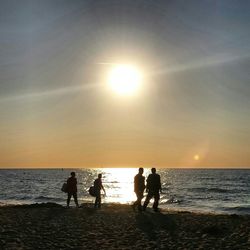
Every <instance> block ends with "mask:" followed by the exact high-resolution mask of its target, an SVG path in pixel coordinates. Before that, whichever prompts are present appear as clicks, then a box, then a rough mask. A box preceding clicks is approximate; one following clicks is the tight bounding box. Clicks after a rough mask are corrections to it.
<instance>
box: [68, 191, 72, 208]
mask: <svg viewBox="0 0 250 250" xmlns="http://www.w3.org/2000/svg"><path fill="white" fill-rule="evenodd" d="M71 196H72V194H71V193H68V198H67V207H68V206H69V203H70V200H71Z"/></svg>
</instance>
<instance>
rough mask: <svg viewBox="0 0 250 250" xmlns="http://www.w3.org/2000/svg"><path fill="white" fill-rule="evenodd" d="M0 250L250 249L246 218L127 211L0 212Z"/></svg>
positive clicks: (42, 208) (46, 207) (53, 207)
mask: <svg viewBox="0 0 250 250" xmlns="http://www.w3.org/2000/svg"><path fill="white" fill-rule="evenodd" d="M0 249H8V250H9V249H111V250H112V249H250V215H244V216H239V215H214V214H198V213H188V212H174V211H172V212H171V211H161V212H160V213H154V212H153V211H152V210H151V209H148V210H147V212H143V213H139V212H135V211H133V210H132V208H131V207H130V206H129V205H116V204H110V205H103V207H102V208H101V209H98V210H96V209H94V208H93V205H92V204H85V205H83V206H82V207H81V208H78V209H77V208H73V207H72V208H70V209H66V208H64V207H62V206H60V205H57V204H49V203H48V204H40V205H36V204H34V205H22V206H8V207H0Z"/></svg>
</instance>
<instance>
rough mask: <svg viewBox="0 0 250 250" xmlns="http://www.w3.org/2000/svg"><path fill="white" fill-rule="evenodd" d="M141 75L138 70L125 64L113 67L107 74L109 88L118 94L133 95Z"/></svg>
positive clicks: (139, 83) (137, 87) (139, 82)
mask: <svg viewBox="0 0 250 250" xmlns="http://www.w3.org/2000/svg"><path fill="white" fill-rule="evenodd" d="M141 80H142V76H141V74H140V72H139V70H138V69H137V68H136V67H134V66H132V65H126V64H120V65H116V66H115V67H113V68H112V69H111V71H110V73H109V76H108V84H109V86H110V87H111V89H112V90H113V91H114V92H115V93H117V94H120V95H133V94H135V93H136V92H137V90H138V89H139V87H140V85H141Z"/></svg>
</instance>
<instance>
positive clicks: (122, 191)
mask: <svg viewBox="0 0 250 250" xmlns="http://www.w3.org/2000/svg"><path fill="white" fill-rule="evenodd" d="M100 172H102V174H103V186H104V188H105V190H106V194H107V195H106V197H105V199H104V202H118V203H130V202H132V201H135V200H136V196H135V193H134V176H135V175H136V174H137V173H138V169H137V168H105V169H100ZM145 172H148V171H147V170H145ZM145 172H144V174H145Z"/></svg>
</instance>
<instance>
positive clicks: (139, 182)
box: [132, 168, 145, 211]
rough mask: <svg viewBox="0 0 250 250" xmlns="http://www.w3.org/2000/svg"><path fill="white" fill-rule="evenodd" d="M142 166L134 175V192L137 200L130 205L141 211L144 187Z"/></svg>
mask: <svg viewBox="0 0 250 250" xmlns="http://www.w3.org/2000/svg"><path fill="white" fill-rule="evenodd" d="M143 171H144V170H143V168H139V172H138V174H137V175H136V176H135V177H134V192H135V194H136V197H137V200H136V201H135V202H134V204H133V205H132V207H133V209H134V210H135V208H136V207H137V208H138V210H139V211H142V207H141V200H142V199H143V193H144V189H145V177H144V176H143V175H142V174H143Z"/></svg>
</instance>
